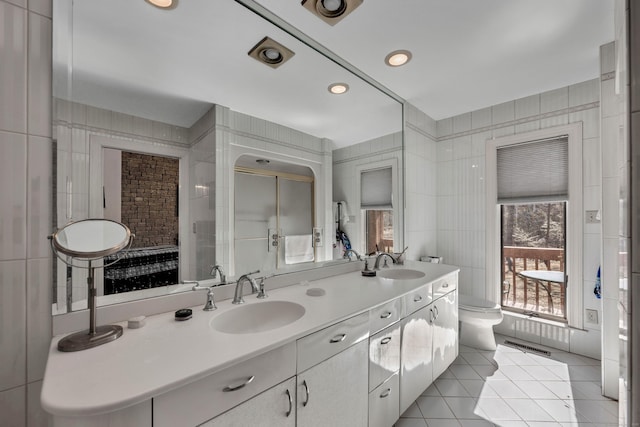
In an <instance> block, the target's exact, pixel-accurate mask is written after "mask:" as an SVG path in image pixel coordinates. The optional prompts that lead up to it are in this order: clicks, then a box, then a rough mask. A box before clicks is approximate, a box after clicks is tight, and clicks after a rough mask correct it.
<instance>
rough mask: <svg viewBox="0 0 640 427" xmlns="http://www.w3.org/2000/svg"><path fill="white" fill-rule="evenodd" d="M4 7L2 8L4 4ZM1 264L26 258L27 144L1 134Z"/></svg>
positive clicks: (18, 138)
mask: <svg viewBox="0 0 640 427" xmlns="http://www.w3.org/2000/svg"><path fill="white" fill-rule="evenodd" d="M0 7H1V4H0ZM0 152H1V153H2V156H1V157H0V194H2V198H3V201H2V203H0V236H1V237H0V260H9V259H20V258H25V256H26V244H27V224H26V218H27V199H26V193H27V175H26V174H27V172H26V170H27V140H26V137H25V136H24V135H19V134H15V133H8V132H1V131H0Z"/></svg>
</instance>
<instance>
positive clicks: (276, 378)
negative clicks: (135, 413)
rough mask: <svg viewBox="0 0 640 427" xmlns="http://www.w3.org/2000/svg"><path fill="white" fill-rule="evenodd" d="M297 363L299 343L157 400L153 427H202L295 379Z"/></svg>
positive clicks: (226, 370)
mask: <svg viewBox="0 0 640 427" xmlns="http://www.w3.org/2000/svg"><path fill="white" fill-rule="evenodd" d="M203 357H206V355H203ZM295 361H296V348H295V343H290V344H287V345H285V346H283V347H280V348H277V349H275V350H271V351H269V352H267V353H265V354H262V355H260V356H257V357H254V358H253V359H249V360H247V361H244V362H240V363H238V364H237V365H234V366H232V367H230V368H228V369H225V370H224V371H221V372H217V373H215V374H212V375H210V376H208V377H206V378H203V379H201V380H198V381H195V382H194V383H192V384H188V385H186V386H184V387H182V388H179V389H177V390H173V391H169V392H167V393H165V394H162V395H160V396H158V397H156V398H154V399H153V425H154V427H174V426H178V425H179V426H196V425H199V424H201V423H203V422H205V421H207V420H210V419H211V418H213V417H215V416H217V415H219V414H221V413H222V412H224V411H226V410H228V409H231V408H232V407H234V406H236V405H238V404H240V403H242V402H244V401H246V400H248V399H250V398H251V397H253V396H255V395H257V394H258V393H261V392H263V391H265V390H267V389H269V388H271V387H273V386H274V385H276V384H278V383H281V382H282V381H284V380H286V379H287V378H291V377H292V376H294V375H295Z"/></svg>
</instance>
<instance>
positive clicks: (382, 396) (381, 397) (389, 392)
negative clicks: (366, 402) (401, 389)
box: [380, 388, 391, 399]
mask: <svg viewBox="0 0 640 427" xmlns="http://www.w3.org/2000/svg"><path fill="white" fill-rule="evenodd" d="M390 394H391V389H390V388H388V389H386V390H385V391H383V392H382V394H381V395H380V399H384V398H385V397H388V396H389V395H390Z"/></svg>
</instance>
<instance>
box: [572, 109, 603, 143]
mask: <svg viewBox="0 0 640 427" xmlns="http://www.w3.org/2000/svg"><path fill="white" fill-rule="evenodd" d="M576 122H582V138H598V137H600V109H599V108H590V109H588V110H582V111H578V112H576V113H571V114H569V123H576Z"/></svg>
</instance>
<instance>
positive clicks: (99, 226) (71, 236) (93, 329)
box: [50, 219, 133, 352]
mask: <svg viewBox="0 0 640 427" xmlns="http://www.w3.org/2000/svg"><path fill="white" fill-rule="evenodd" d="M50 239H51V248H52V249H53V252H54V253H55V254H56V256H57V257H58V259H59V260H60V261H62V262H63V263H64V264H65V265H67V266H69V267H71V268H76V269H78V268H80V269H86V271H87V291H88V292H87V294H88V303H89V329H87V330H85V331H80V332H76V333H73V334H71V335H68V336H66V337H64V338H63V339H61V340H60V341H59V342H58V350H60V351H66V352H69V351H79V350H86V349H88V348H93V347H97V346H99V345H102V344H106V343H108V342H110V341H113V340H115V339H118V338H120V337H121V336H122V327H121V326H120V325H101V326H97V324H96V300H97V295H96V286H95V271H96V267H101V268H105V267H106V266H107V265H100V266H97V265H96V264H97V263H98V262H99V261H102V260H103V259H104V258H105V257H107V256H110V255H115V254H117V253H118V252H120V251H122V250H123V249H125V248H126V247H127V246H131V242H132V241H133V235H132V234H131V231H130V230H129V228H128V227H127V226H126V225H124V224H121V223H119V222H115V221H111V220H106V219H85V220H81V221H77V222H72V223H69V224H67V225H65V226H64V227H62V228H61V229H59V230H58V231H56V232H55V233H53V234H52V235H51V236H50ZM118 260H119V259H118V258H116V259H115V260H114V261H112V262H111V263H110V264H115V263H116V262H117V261H118ZM74 261H75V263H74ZM82 261H85V262H86V264H85V265H82V264H81V262H82Z"/></svg>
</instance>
